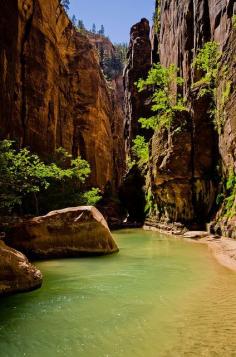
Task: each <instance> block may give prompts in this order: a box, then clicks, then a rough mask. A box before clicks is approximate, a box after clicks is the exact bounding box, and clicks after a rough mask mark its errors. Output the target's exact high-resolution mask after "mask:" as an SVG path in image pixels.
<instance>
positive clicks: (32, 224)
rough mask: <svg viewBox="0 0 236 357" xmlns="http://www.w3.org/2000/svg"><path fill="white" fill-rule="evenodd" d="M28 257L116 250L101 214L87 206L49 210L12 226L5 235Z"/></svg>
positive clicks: (95, 253) (56, 256)
mask: <svg viewBox="0 0 236 357" xmlns="http://www.w3.org/2000/svg"><path fill="white" fill-rule="evenodd" d="M6 242H7V244H9V246H11V247H14V248H16V249H19V250H20V251H22V252H23V253H24V254H26V256H27V257H30V258H34V259H35V258H39V259H50V258H65V257H79V256H84V255H103V254H111V253H115V252H117V251H118V247H117V245H116V243H115V241H114V239H113V237H112V235H111V232H110V230H109V228H108V226H107V223H106V221H105V219H104V217H103V216H102V214H101V213H100V212H99V211H98V210H97V209H96V208H95V207H90V206H88V207H87V206H85V207H74V208H66V209H63V210H59V211H52V212H50V213H48V214H47V215H46V216H42V217H36V218H33V219H32V220H29V221H25V222H23V223H21V224H19V225H16V226H14V227H13V228H12V229H11V230H10V232H9V233H8V237H7V239H6Z"/></svg>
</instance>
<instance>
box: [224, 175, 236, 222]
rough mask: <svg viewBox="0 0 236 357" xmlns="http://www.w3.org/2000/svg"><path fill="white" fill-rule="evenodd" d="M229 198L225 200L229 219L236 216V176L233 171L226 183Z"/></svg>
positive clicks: (226, 213)
mask: <svg viewBox="0 0 236 357" xmlns="http://www.w3.org/2000/svg"><path fill="white" fill-rule="evenodd" d="M226 189H227V198H226V200H225V202H226V205H225V215H226V216H227V217H229V218H231V217H232V216H234V215H235V214H236V175H235V174H234V171H233V170H232V171H231V172H230V174H229V177H228V180H227V182H226Z"/></svg>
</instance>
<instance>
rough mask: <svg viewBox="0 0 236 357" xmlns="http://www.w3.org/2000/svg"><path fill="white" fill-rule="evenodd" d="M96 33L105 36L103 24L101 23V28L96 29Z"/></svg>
mask: <svg viewBox="0 0 236 357" xmlns="http://www.w3.org/2000/svg"><path fill="white" fill-rule="evenodd" d="M98 34H99V35H101V36H105V28H104V25H101V28H100V30H99V31H98Z"/></svg>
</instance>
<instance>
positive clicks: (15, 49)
mask: <svg viewBox="0 0 236 357" xmlns="http://www.w3.org/2000/svg"><path fill="white" fill-rule="evenodd" d="M0 83H1V86H0V137H1V138H11V139H14V140H16V141H17V142H18V144H19V146H21V147H22V146H29V147H30V148H31V150H32V151H34V152H36V153H38V154H40V155H41V157H43V158H46V159H48V158H50V157H51V156H52V155H53V153H54V152H55V149H56V148H58V147H61V146H62V147H64V148H65V149H66V150H67V151H68V152H70V153H72V154H73V155H74V156H77V155H81V156H82V157H83V158H84V159H86V160H88V162H89V163H90V165H91V169H92V174H91V177H90V184H91V185H95V186H98V187H100V188H101V189H104V187H105V186H106V184H107V183H110V184H111V185H112V186H113V187H117V186H118V185H119V184H120V181H121V178H122V174H123V172H122V170H123V169H122V165H121V164H120V160H121V159H122V158H123V156H124V145H123V112H122V110H121V108H120V104H119V102H118V101H117V100H116V93H115V90H116V87H114V88H113V89H111V88H109V87H108V84H107V82H106V80H105V78H104V75H103V73H102V71H101V68H100V65H99V59H98V55H97V51H96V50H95V48H94V46H93V45H92V44H91V43H90V41H89V39H88V37H87V36H86V34H82V33H80V32H78V31H77V30H76V29H75V28H74V27H73V26H72V24H71V22H70V20H69V19H68V16H67V15H66V13H65V11H64V9H63V8H62V7H61V6H60V5H59V1H58V0H50V1H49V0H9V1H3V4H1V22H0Z"/></svg>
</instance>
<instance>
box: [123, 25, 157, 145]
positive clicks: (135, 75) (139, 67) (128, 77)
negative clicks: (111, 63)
mask: <svg viewBox="0 0 236 357" xmlns="http://www.w3.org/2000/svg"><path fill="white" fill-rule="evenodd" d="M149 34H150V26H149V22H148V20H146V19H142V20H141V22H139V23H137V24H135V25H134V26H133V27H132V28H131V31H130V44H129V49H128V55H127V58H128V63H127V65H126V68H125V72H124V87H125V118H126V122H125V139H126V151H127V152H130V148H131V145H132V141H133V139H134V138H135V137H136V135H137V134H140V133H142V134H143V135H145V132H143V131H142V130H141V126H140V124H139V122H138V119H139V118H142V117H146V116H147V115H149V114H150V108H149V104H148V103H147V101H148V97H149V95H148V93H139V92H138V89H137V87H136V85H135V83H136V82H137V81H138V80H139V78H141V77H145V76H146V75H147V74H148V71H149V69H150V68H151V41H150V38H149Z"/></svg>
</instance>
